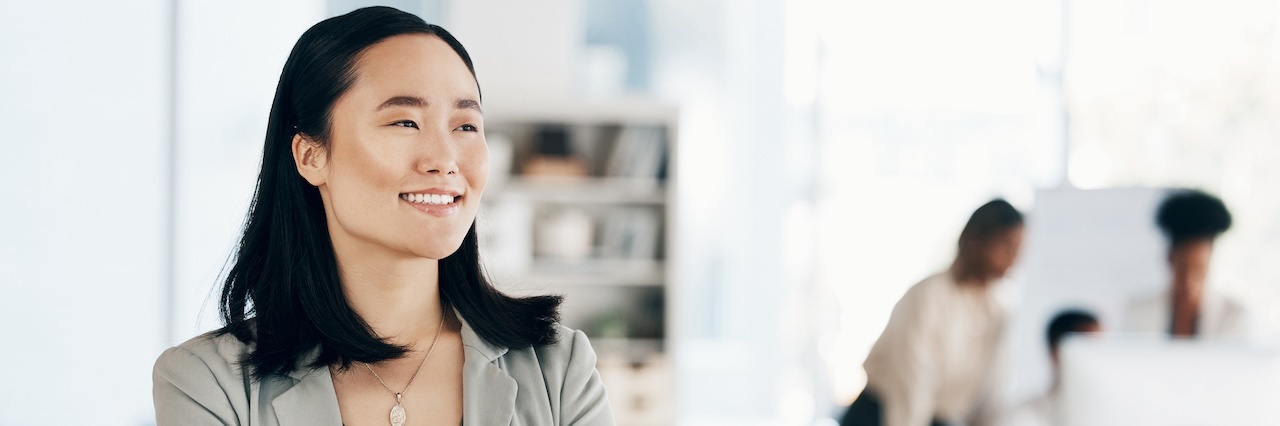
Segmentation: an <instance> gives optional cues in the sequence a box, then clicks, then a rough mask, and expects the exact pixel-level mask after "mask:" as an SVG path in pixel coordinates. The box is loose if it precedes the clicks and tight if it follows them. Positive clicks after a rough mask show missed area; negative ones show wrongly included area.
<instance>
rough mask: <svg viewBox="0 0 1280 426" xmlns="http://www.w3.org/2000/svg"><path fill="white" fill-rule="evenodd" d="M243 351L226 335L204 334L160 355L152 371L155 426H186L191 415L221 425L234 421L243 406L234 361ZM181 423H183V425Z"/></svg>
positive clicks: (240, 377) (239, 376)
mask: <svg viewBox="0 0 1280 426" xmlns="http://www.w3.org/2000/svg"><path fill="white" fill-rule="evenodd" d="M247 349H248V348H247V347H246V345H244V344H243V343H241V342H240V341H239V340H237V339H236V338H235V337H234V336H231V335H229V334H215V333H207V334H203V335H200V336H197V337H195V338H193V339H191V340H188V341H186V342H184V343H182V344H180V345H178V346H174V347H172V348H169V349H168V350H166V351H164V353H162V354H160V357H159V358H158V359H156V363H155V367H154V368H153V369H152V397H153V398H154V401H155V408H156V419H157V423H158V424H184V423H189V422H190V420H191V419H193V418H195V416H199V417H201V418H206V417H212V418H214V419H217V420H219V421H221V422H223V423H231V422H234V421H235V420H236V419H239V418H240V417H239V415H238V414H237V413H240V412H243V410H238V409H237V407H240V408H243V407H242V406H243V405H244V404H245V403H246V402H247V394H246V393H245V392H247V391H237V390H239V389H245V383H246V382H245V376H244V375H243V374H242V373H241V370H240V366H239V359H240V356H241V354H243V353H244V352H245V351H246V350H247ZM184 419H185V420H184Z"/></svg>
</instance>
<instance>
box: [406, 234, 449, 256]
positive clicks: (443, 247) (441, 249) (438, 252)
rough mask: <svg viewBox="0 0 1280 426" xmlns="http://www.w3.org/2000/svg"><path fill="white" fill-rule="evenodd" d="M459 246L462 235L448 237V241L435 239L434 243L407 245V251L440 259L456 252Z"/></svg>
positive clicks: (415, 254)
mask: <svg viewBox="0 0 1280 426" xmlns="http://www.w3.org/2000/svg"><path fill="white" fill-rule="evenodd" d="M460 247H462V236H459V237H458V238H450V239H449V241H436V242H434V244H418V245H416V246H412V247H409V252H410V253H413V255H414V256H417V257H424V258H427V259H435V260H441V259H444V258H446V257H449V256H451V255H453V254H454V253H456V252H457V251H458V248H460Z"/></svg>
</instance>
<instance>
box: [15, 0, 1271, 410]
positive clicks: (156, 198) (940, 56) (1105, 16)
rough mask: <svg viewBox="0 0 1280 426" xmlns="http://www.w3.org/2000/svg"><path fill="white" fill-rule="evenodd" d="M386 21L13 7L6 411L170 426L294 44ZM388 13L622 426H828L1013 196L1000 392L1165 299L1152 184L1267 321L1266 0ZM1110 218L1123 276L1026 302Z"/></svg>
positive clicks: (517, 274) (426, 4) (203, 5)
mask: <svg viewBox="0 0 1280 426" xmlns="http://www.w3.org/2000/svg"><path fill="white" fill-rule="evenodd" d="M370 4H374V3H373V2H364V1H357V0H328V1H325V0H281V1H269V2H263V1H247V0H233V1H217V2H215V1H188V0H174V1H167V0H127V1H114V2H92V1H70V0H62V1H23V0H0V141H2V143H3V147H4V149H3V151H2V153H0V181H3V184H0V211H3V218H4V219H3V220H0V338H2V340H0V341H3V342H4V343H3V346H4V349H3V350H0V365H4V366H5V368H3V369H0V424H4V425H10V424H13V425H27V424H47V423H48V422H51V421H53V419H61V420H59V421H58V422H60V423H87V424H102V425H143V424H148V423H149V422H152V420H151V415H152V408H151V396H150V388H151V376H150V371H151V365H152V362H153V361H154V359H155V357H156V356H157V355H158V354H159V353H160V352H161V351H162V350H163V349H164V348H166V347H168V346H172V345H175V344H177V343H179V342H181V341H183V340H185V339H187V338H189V337H191V336H194V335H196V334H198V333H200V332H203V331H207V330H211V329H213V328H216V327H217V326H218V321H217V318H216V304H217V297H216V295H215V293H214V289H215V288H216V286H217V284H218V283H217V278H218V277H219V273H220V271H221V268H222V267H223V265H224V263H225V261H226V260H227V258H228V256H229V255H230V253H231V250H232V248H233V245H234V243H235V238H236V236H237V232H238V229H239V226H240V224H241V222H242V220H243V216H244V213H245V211H246V208H247V204H248V201H249V199H250V197H251V195H252V191H253V184H254V179H255V177H256V176H255V175H256V171H257V166H258V161H259V157H260V154H261V149H262V148H261V143H262V138H263V132H264V129H265V124H266V117H267V111H268V109H269V107H270V102H271V96H272V93H273V91H274V87H275V83H276V79H277V78H278V77H279V71H280V68H281V66H282V65H283V63H284V60H285V58H286V57H287V55H288V52H289V50H290V48H291V47H292V45H293V43H294V42H295V41H296V39H297V38H298V36H299V35H300V34H301V33H302V32H303V31H304V30H305V29H306V28H308V27H309V26H310V25H312V24H314V23H315V22H318V21H319V20H321V19H324V18H326V17H329V16H333V15H337V14H341V13H345V12H347V11H350V10H352V9H355V8H357V7H361V6H365V5H370ZM380 4H386V5H391V6H395V7H398V8H401V9H403V10H406V11H410V12H414V13H417V14H419V15H421V16H423V17H424V18H425V19H427V20H428V21H430V22H435V23H440V24H442V25H443V26H444V27H446V28H448V29H450V30H451V31H452V32H454V34H455V35H456V36H457V37H458V38H459V39H460V40H461V41H462V42H463V44H464V45H466V46H467V48H468V49H469V50H470V53H471V55H472V57H473V58H474V59H475V62H476V67H477V73H478V77H479V81H480V83H481V86H482V87H483V89H484V94H485V99H484V102H485V104H486V111H487V117H488V118H487V120H488V123H489V124H488V127H489V141H490V143H491V144H495V146H497V147H499V148H498V149H494V152H495V153H496V154H495V155H496V156H501V157H500V158H499V157H495V161H504V162H505V163H500V164H505V165H504V166H503V167H501V168H495V173H499V172H498V171H499V170H500V171H502V173H504V174H505V176H501V177H499V178H498V179H497V180H498V181H499V183H498V184H497V185H495V187H494V188H491V189H490V193H489V194H486V197H487V198H490V199H491V200H490V201H491V206H490V207H489V208H487V209H486V212H485V213H484V215H485V216H484V217H482V225H487V226H490V227H491V228H492V229H494V231H493V232H492V233H491V234H490V236H489V237H488V239H487V240H486V241H488V242H489V244H490V246H489V247H487V249H488V250H491V253H490V257H489V258H488V259H489V260H488V262H489V265H490V267H491V269H493V270H494V273H495V274H497V275H499V276H500V277H501V278H502V280H500V281H502V282H505V283H509V285H510V286H511V288H512V291H557V292H563V293H565V294H566V295H567V296H568V300H569V306H567V308H572V310H571V312H566V321H572V322H573V323H572V324H570V325H573V326H576V327H579V328H584V329H587V330H588V331H589V333H591V334H592V337H593V343H594V344H595V345H596V348H597V350H598V351H600V352H601V371H602V374H604V375H605V378H606V380H607V381H608V382H609V386H610V393H611V398H612V399H613V403H614V407H615V410H616V411H617V412H618V413H619V420H620V421H622V423H624V424H681V425H729V424H733V425H744V424H745V425H752V424H760V425H775V424H779V425H810V424H815V425H817V424H831V423H830V420H828V419H829V418H830V417H831V416H832V415H833V414H835V413H836V412H837V407H838V406H840V405H842V404H847V403H848V402H849V401H851V400H852V398H854V397H855V396H856V395H857V394H858V392H859V391H860V390H861V389H862V386H863V385H864V382H865V378H864V377H865V376H864V375H863V373H862V370H861V367H860V365H861V361H862V359H863V357H865V355H866V353H867V351H868V349H869V348H870V346H871V344H872V343H873V342H874V340H875V339H876V337H877V336H878V335H879V333H880V331H881V329H882V328H883V327H884V324H885V322H886V321H887V319H888V315H889V312H890V310H891V309H892V307H893V304H894V303H895V301H896V300H897V299H898V298H899V297H900V296H901V295H902V293H903V292H904V291H905V290H906V289H907V288H908V287H909V286H910V285H912V284H914V283H915V282H917V281H919V280H920V279H922V278H923V277H925V276H927V275H928V274H931V273H933V272H936V271H939V270H941V269H943V268H945V267H946V265H947V263H948V262H949V260H950V257H951V256H952V254H953V252H954V244H955V238H956V236H957V235H958V233H959V230H960V227H961V226H962V225H963V223H964V220H965V219H966V218H967V216H968V214H969V213H970V212H971V211H972V209H973V208H975V207H976V206H978V205H979V204H981V203H982V202H984V201H986V200H988V199H990V198H992V197H995V196H1003V197H1005V198H1007V199H1009V200H1010V201H1012V202H1013V203H1014V204H1015V205H1017V206H1018V207H1019V208H1022V209H1024V210H1026V211H1028V212H1030V214H1031V216H1030V217H1031V224H1032V232H1031V233H1030V234H1029V241H1028V253H1027V259H1030V260H1028V261H1025V262H1023V265H1022V268H1020V269H1019V271H1018V272H1017V273H1016V274H1015V277H1014V278H1015V280H1014V281H1015V282H1016V283H1017V284H1018V285H1015V286H1010V287H1008V288H1006V289H1004V291H1005V292H1006V293H1007V300H1008V301H1009V303H1010V305H1011V306H1013V307H1014V309H1015V312H1017V313H1018V314H1019V316H1017V317H1015V318H1016V319H1015V322H1014V325H1013V327H1012V329H1011V333H1010V336H1009V345H1008V346H1009V354H1010V357H1011V358H1010V359H1011V361H1010V362H1009V363H1007V365H1006V368H1007V370H1008V372H1009V374H1008V377H1009V379H1008V383H1006V385H1007V387H1008V389H1009V391H1008V394H1007V396H1006V398H1007V399H1008V400H1010V401H1013V400H1016V399H1019V398H1020V397H1025V396H1028V395H1032V394H1035V393H1036V392H1039V391H1041V390H1042V389H1043V387H1044V386H1045V385H1046V383H1047V381H1048V379H1047V377H1048V373H1047V367H1046V366H1045V364H1046V363H1045V361H1043V358H1042V357H1043V356H1044V354H1043V349H1042V348H1041V343H1040V337H1039V333H1040V332H1039V330H1041V328H1042V322H1043V321H1044V320H1045V317H1046V316H1047V315H1048V314H1047V313H1046V312H1048V311H1049V310H1051V309H1054V308H1056V307H1057V305H1056V304H1058V303H1075V304H1086V305H1090V306H1092V307H1094V308H1096V309H1097V310H1099V311H1100V312H1101V313H1102V314H1103V322H1104V324H1105V323H1107V320H1108V319H1116V320H1118V318H1115V312H1117V310H1118V309H1120V307H1121V306H1123V304H1124V301H1125V300H1124V298H1126V297H1130V296H1133V295H1134V294H1136V293H1139V292H1141V291H1146V290H1154V289H1158V288H1159V287H1160V286H1161V285H1162V284H1163V283H1165V282H1166V281H1167V277H1165V276H1163V275H1161V274H1163V273H1164V272H1163V269H1161V264H1160V263H1159V262H1161V256H1162V252H1161V251H1160V250H1161V245H1160V244H1161V243H1160V242H1159V239H1158V237H1157V236H1156V234H1155V231H1154V228H1153V227H1151V225H1150V221H1149V220H1146V219H1147V218H1148V217H1149V214H1148V212H1145V211H1143V209H1146V208H1149V207H1150V206H1152V205H1154V202H1155V201H1154V200H1155V197H1156V195H1154V194H1157V193H1158V188H1164V187H1180V186H1191V187H1199V188H1203V189H1206V190H1209V191H1212V192H1215V193H1217V194H1219V195H1221V196H1222V197H1223V198H1224V200H1225V201H1226V202H1227V204H1228V205H1229V206H1230V207H1231V208H1232V211H1233V213H1234V214H1235V215H1236V220H1237V222H1236V226H1235V227H1234V228H1233V229H1232V230H1231V231H1230V232H1229V233H1227V234H1226V235H1225V236H1224V237H1223V238H1222V239H1221V241H1220V244H1219V246H1218V251H1217V253H1218V254H1217V256H1215V257H1214V262H1216V263H1215V265H1214V269H1213V273H1214V276H1213V277H1212V279H1211V282H1212V285H1214V286H1215V287H1217V288H1219V289H1221V290H1222V291H1223V292H1226V293H1228V294H1231V295H1235V296H1237V297H1239V298H1240V299H1242V300H1244V301H1245V302H1246V303H1248V304H1249V307H1251V308H1253V310H1254V312H1259V313H1261V314H1262V317H1263V318H1262V322H1263V323H1264V324H1265V326H1267V327H1271V330H1274V329H1275V327H1274V326H1275V325H1276V324H1277V323H1278V322H1280V309H1276V307H1277V305H1278V304H1280V261H1278V260H1280V196H1278V195H1277V194H1280V167H1278V166H1280V120H1277V117H1280V27H1278V24H1280V5H1278V4H1276V3H1274V2H1269V1H1254V0H1214V1H1208V0H1179V1H1153V0H1121V1H1115V0H1033V1H1012V0H972V1H965V2H954V1H939V0H900V1H843V0H756V1H745V0H743V1H733V0H698V1H684V0H681V1H677V0H548V1H538V2H525V1H514V0H465V1H463V0H417V1H413V0H404V1H389V2H381V3H380ZM646 143H650V144H660V146H661V148H659V149H656V150H654V149H653V148H652V147H651V146H649V145H645V144H646ZM600 146H604V147H605V148H600ZM623 147H628V148H625V149H629V150H632V151H626V152H629V153H630V154H628V155H621V154H618V153H617V152H622V151H621V150H623V149H624V148H623ZM637 158H647V159H648V160H646V161H647V162H646V163H645V164H644V165H640V166H636V165H627V164H626V163H627V160H628V159H637ZM636 161H638V160H636ZM619 162H621V163H619ZM547 175H550V176H547ZM1153 188H1155V189H1153ZM1094 190H1097V191H1094ZM1055 209H1056V210H1055ZM1109 209H1110V210H1109ZM1111 210H1115V211H1117V212H1119V213H1117V214H1119V215H1121V216H1123V217H1126V218H1129V219H1131V220H1129V221H1128V222H1124V223H1126V224H1131V226H1130V227H1129V228H1125V229H1121V230H1119V231H1116V232H1115V233H1110V234H1107V235H1108V236H1110V237H1114V238H1116V239H1118V240H1123V241H1121V242H1120V243H1118V244H1120V245H1121V246H1123V247H1136V248H1138V249H1144V248H1145V249H1147V251H1146V252H1143V251H1142V250H1137V251H1134V252H1132V253H1119V254H1116V255H1117V256H1120V255H1126V254H1127V255H1131V256H1133V259H1137V260H1135V261H1134V263H1133V265H1136V266H1133V265H1128V266H1124V267H1129V266H1132V267H1131V268H1129V269H1127V270H1126V271H1125V272H1124V273H1120V274H1119V275H1118V276H1123V277H1125V278H1126V279H1128V278H1130V277H1132V285H1128V286H1123V285H1122V286H1108V285H1103V284H1108V283H1105V282H1100V281H1099V282H1090V283H1081V284H1080V286H1078V287H1070V286H1068V287H1062V286H1063V285H1064V284H1061V283H1057V282H1055V283H1054V284H1053V285H1054V286H1055V287H1048V284H1045V285H1044V286H1041V287H1036V285H1037V283H1036V282H1035V277H1043V276H1047V275H1051V272H1052V271H1054V269H1052V268H1055V267H1057V268H1063V266H1061V265H1057V266H1045V267H1044V268H1042V269H1041V270H1033V269H1034V268H1033V267H1032V266H1034V265H1046V264H1044V263H1042V262H1039V260H1038V259H1051V258H1053V254H1051V253H1055V251H1060V250H1061V248H1060V247H1059V248H1055V247H1054V246H1053V245H1052V244H1050V242H1051V241H1052V239H1053V238H1070V237H1071V235H1075V233H1073V232H1072V229H1073V228H1070V227H1071V226H1082V225H1079V222H1072V220H1085V221H1087V220H1090V219H1088V217H1089V214H1097V212H1106V211H1111ZM1090 212H1092V213H1090ZM1038 213H1043V215H1042V216H1037V214H1038ZM1126 215H1127V216H1126ZM1038 217H1043V218H1044V220H1043V221H1042V222H1041V223H1042V224H1044V225H1037V224H1036V223H1037V222H1036V221H1037V220H1038V219H1037V218H1038ZM1082 217H1083V218H1085V219H1080V218H1082ZM1104 222H1107V219H1105V218H1103V219H1098V222H1097V223H1104ZM1054 223H1060V224H1063V225H1062V226H1057V227H1055V226H1049V224H1054ZM1086 223H1087V222H1086ZM1073 224H1074V225H1073ZM1112 224H1113V225H1114V223H1112ZM1046 227H1047V228H1046ZM1094 230H1095V231H1096V230H1097V228H1094ZM1055 236H1056V237H1055ZM637 237H638V238H640V239H641V240H640V241H638V242H637V241H636V240H635V238H637ZM646 238H648V239H646ZM1036 238H1040V240H1037V239H1036ZM1100 238H1105V236H1104V237H1100ZM1055 265H1056V264H1055ZM1046 271H1049V272H1046ZM1087 276H1088V275H1087V274H1086V275H1084V276H1082V277H1087ZM1101 276H1104V277H1105V276H1106V274H1101ZM1114 276H1115V275H1112V279H1114ZM1081 279H1091V278H1081ZM1104 279H1105V278H1104ZM605 307H607V309H605ZM611 313H612V315H611Z"/></svg>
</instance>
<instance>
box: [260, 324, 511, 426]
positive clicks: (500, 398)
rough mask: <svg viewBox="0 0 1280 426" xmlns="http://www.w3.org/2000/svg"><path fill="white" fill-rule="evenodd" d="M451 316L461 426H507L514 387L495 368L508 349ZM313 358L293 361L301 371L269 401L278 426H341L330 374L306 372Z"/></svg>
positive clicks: (316, 370) (316, 353) (317, 353)
mask: <svg viewBox="0 0 1280 426" xmlns="http://www.w3.org/2000/svg"><path fill="white" fill-rule="evenodd" d="M455 314H456V316H457V318H458V321H459V322H461V323H462V347H463V349H462V350H463V365H462V422H463V424H464V425H485V426H488V425H506V424H511V419H512V417H513V415H514V414H515V405H516V390H517V386H516V381H515V379H513V378H511V376H510V375H508V374H507V372H506V371H503V370H502V368H501V367H499V358H501V357H502V356H503V355H505V354H506V353H507V348H505V347H500V346H494V345H492V344H490V343H489V342H488V341H485V340H484V339H482V338H480V336H479V335H478V334H476V332H475V330H474V329H472V328H471V325H470V324H467V321H466V320H465V319H463V318H462V315H461V314H458V313H457V311H455ZM318 356H320V349H319V348H316V349H314V350H312V351H311V352H310V353H308V354H307V356H304V357H301V358H300V359H299V360H298V362H299V366H300V367H301V368H298V369H295V370H294V371H293V372H291V373H289V377H290V378H292V379H293V381H294V383H293V386H292V387H290V388H289V389H288V390H285V391H284V392H283V393H281V394H280V396H277V397H276V398H275V399H273V400H272V401H271V407H272V408H273V409H275V412H276V419H277V420H278V421H279V423H280V424H282V425H293V424H316V425H326V424H331V425H337V424H342V413H341V412H339V411H338V396H337V393H336V392H335V391H334V388H333V376H331V375H330V374H329V369H328V368H323V367H322V368H311V367H309V365H310V364H311V362H312V361H314V360H315V358H316V357H318ZM285 385H286V386H288V385H287V384H285Z"/></svg>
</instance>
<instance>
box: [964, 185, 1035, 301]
mask: <svg viewBox="0 0 1280 426" xmlns="http://www.w3.org/2000/svg"><path fill="white" fill-rule="evenodd" d="M1023 220H1024V219H1023V217H1022V213H1021V212H1019V211H1018V209H1016V208H1014V207H1013V205H1012V204H1009V202H1008V201H1005V200H1004V199H1001V198H997V199H994V200H991V201H988V202H987V203H986V204H983V205H982V206H980V207H978V209H977V210H974V211H973V214H972V215H970V216H969V221H968V222H967V223H965V225H964V229H963V230H961V231H960V238H959V239H958V242H957V246H958V247H957V249H958V250H957V252H956V264H955V268H954V269H953V271H952V272H953V273H954V274H955V278H956V279H957V280H959V281H963V280H966V279H973V278H981V276H982V275H983V274H985V272H984V271H985V269H986V268H987V266H986V263H985V258H984V257H983V256H985V253H986V248H987V247H988V246H989V245H990V244H991V242H992V241H993V240H994V239H995V238H996V237H999V236H1000V235H1002V234H1003V233H1004V232H1007V231H1009V230H1011V229H1013V228H1017V227H1019V226H1022V224H1023Z"/></svg>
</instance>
